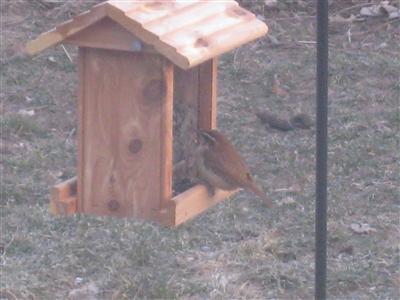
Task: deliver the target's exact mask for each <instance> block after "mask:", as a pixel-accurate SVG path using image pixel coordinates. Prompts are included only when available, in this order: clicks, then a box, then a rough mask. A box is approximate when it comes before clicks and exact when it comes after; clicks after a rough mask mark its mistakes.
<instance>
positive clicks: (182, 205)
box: [158, 185, 239, 226]
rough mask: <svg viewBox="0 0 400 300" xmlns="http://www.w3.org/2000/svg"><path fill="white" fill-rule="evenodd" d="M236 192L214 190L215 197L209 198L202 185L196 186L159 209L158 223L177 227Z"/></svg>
mask: <svg viewBox="0 0 400 300" xmlns="http://www.w3.org/2000/svg"><path fill="white" fill-rule="evenodd" d="M238 191H239V190H234V191H222V190H216V191H215V195H214V196H213V197H210V196H209V195H208V192H207V188H206V187H205V186H204V185H196V186H194V187H192V188H190V189H188V190H187V191H185V192H183V193H182V194H179V195H178V196H176V197H174V198H172V200H171V201H169V202H168V203H167V204H166V207H165V208H163V209H161V211H160V213H159V216H158V221H159V223H161V224H163V225H166V226H178V225H180V224H182V223H183V222H186V221H187V220H189V219H191V218H193V217H195V216H197V215H198V214H200V213H202V212H203V211H205V210H206V209H208V208H210V207H212V206H214V205H215V204H217V203H219V202H222V201H223V200H224V199H226V198H229V197H231V196H233V195H234V194H235V193H237V192H238Z"/></svg>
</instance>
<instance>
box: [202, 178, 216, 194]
mask: <svg viewBox="0 0 400 300" xmlns="http://www.w3.org/2000/svg"><path fill="white" fill-rule="evenodd" d="M202 183H203V184H204V185H205V186H206V188H207V193H208V196H209V197H210V198H212V197H214V195H215V188H214V187H213V186H212V185H211V184H210V183H209V182H208V181H205V180H204V181H203V182H202Z"/></svg>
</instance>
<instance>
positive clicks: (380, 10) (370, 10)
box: [360, 1, 400, 19]
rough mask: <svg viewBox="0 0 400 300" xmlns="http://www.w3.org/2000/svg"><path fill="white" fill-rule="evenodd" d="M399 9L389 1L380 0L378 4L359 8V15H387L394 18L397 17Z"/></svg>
mask: <svg viewBox="0 0 400 300" xmlns="http://www.w3.org/2000/svg"><path fill="white" fill-rule="evenodd" d="M399 10H400V9H399V8H397V7H395V6H393V5H390V2H389V1H382V2H380V3H379V4H376V5H372V6H368V7H363V8H361V10H360V15H361V16H365V17H378V16H383V15H387V16H388V17H389V19H394V18H398V17H399Z"/></svg>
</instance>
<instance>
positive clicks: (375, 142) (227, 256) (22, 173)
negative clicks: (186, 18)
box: [0, 1, 400, 299]
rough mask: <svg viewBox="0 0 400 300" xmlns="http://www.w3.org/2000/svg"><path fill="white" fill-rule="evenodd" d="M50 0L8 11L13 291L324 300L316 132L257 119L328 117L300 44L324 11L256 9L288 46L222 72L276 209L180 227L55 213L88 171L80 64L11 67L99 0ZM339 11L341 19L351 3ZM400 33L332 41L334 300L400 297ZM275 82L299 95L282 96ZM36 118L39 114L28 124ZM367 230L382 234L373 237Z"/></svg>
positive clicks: (258, 52)
mask: <svg viewBox="0 0 400 300" xmlns="http://www.w3.org/2000/svg"><path fill="white" fill-rule="evenodd" d="M39 2H40V1H19V2H15V1H4V2H2V21H1V22H2V41H3V43H2V44H1V53H2V56H1V60H2V65H1V75H2V79H1V80H2V88H1V91H0V94H1V98H2V99H3V105H2V107H1V109H2V113H3V117H2V120H1V125H2V140H3V143H2V147H1V149H0V150H1V153H2V168H3V177H2V182H1V187H2V190H1V224H2V231H1V240H0V255H1V257H0V258H1V261H0V263H1V272H2V274H1V277H2V279H1V283H0V284H1V286H0V287H1V297H2V298H6V299H65V298H66V297H68V294H69V293H70V292H71V291H72V290H74V289H75V290H76V289H78V288H81V287H82V286H85V285H87V284H89V283H92V284H94V285H95V286H96V287H97V288H98V292H97V294H96V295H95V296H94V298H93V299H174V298H180V299H208V298H212V299H276V298H279V299H310V298H312V293H313V276H314V275H313V260H314V225H313V224H314V171H315V169H314V152H315V128H314V129H313V130H309V131H307V130H306V131H293V132H288V133H281V132H278V131H273V130H269V129H268V130H266V129H265V128H264V127H263V126H262V125H261V124H260V123H259V122H258V121H257V119H256V117H255V116H254V114H253V110H254V109H256V108H257V109H263V108H265V109H268V110H270V111H273V112H276V113H278V114H280V115H283V116H287V115H290V114H292V113H294V112H297V111H304V112H308V113H310V114H311V115H313V114H314V110H315V95H314V90H315V87H314V80H315V78H314V76H315V75H314V74H315V50H314V48H315V45H314V44H312V43H311V44H310V43H302V42H299V41H314V31H315V24H314V23H313V18H310V16H312V14H313V13H314V9H313V7H312V6H311V4H310V3H311V1H295V2H291V3H290V1H286V2H287V3H286V2H285V1H282V2H285V3H286V6H285V7H282V8H280V10H279V11H271V12H270V11H268V10H265V9H264V7H263V5H262V2H257V3H253V5H249V4H247V6H248V7H249V6H250V8H252V9H254V10H255V11H256V12H257V13H259V14H264V15H265V17H266V19H267V21H266V22H267V23H268V24H269V25H270V32H271V34H273V35H274V37H275V38H276V39H277V40H278V41H279V44H276V43H275V42H276V41H275V42H274V43H272V42H271V40H270V39H268V38H265V39H261V40H259V41H257V42H255V43H252V44H249V45H247V46H245V47H242V48H240V49H239V50H236V51H234V52H232V53H230V54H227V55H225V56H223V57H222V59H221V62H220V73H219V107H218V108H219V127H220V129H221V130H222V131H224V132H225V133H226V134H227V135H228V136H229V137H230V138H231V139H232V141H233V142H234V144H236V145H237V146H238V148H239V149H240V151H241V153H243V155H244V156H245V158H246V160H247V161H248V163H249V165H250V166H251V168H252V169H253V170H254V172H255V173H256V174H257V176H258V178H259V180H260V182H261V183H262V184H263V186H264V188H265V189H266V190H267V191H268V193H269V194H270V195H271V197H273V198H274V199H275V201H276V204H277V205H276V207H274V208H273V209H271V210H268V209H267V208H265V207H264V206H263V205H262V204H261V203H260V202H259V201H258V200H257V199H255V198H254V197H253V196H252V195H250V194H247V193H244V192H242V193H240V194H239V195H238V196H236V197H235V198H234V199H231V200H230V201H226V202H224V203H222V204H220V205H218V206H217V207H214V208H213V209H211V210H209V211H208V212H207V213H205V214H203V215H202V216H200V217H199V218H197V219H195V220H193V221H191V222H189V223H187V224H185V225H183V226H181V227H179V228H178V229H176V230H171V229H166V228H161V227H158V226H155V225H153V224H150V223H147V222H141V221H137V220H119V219H110V218H99V217H90V216H75V217H72V218H54V217H51V216H49V214H48V209H47V203H48V187H49V186H52V185H53V184H54V183H55V182H57V181H60V180H63V179H66V178H69V177H71V176H72V175H73V174H74V172H75V168H74V164H75V151H76V149H75V131H74V127H75V102H74V101H75V100H74V99H75V95H74V94H75V88H76V77H75V75H76V74H75V66H74V65H73V64H71V63H70V62H69V60H68V58H67V57H66V56H65V54H64V52H63V51H62V50H61V49H60V48H58V47H56V48H55V49H52V50H49V51H46V52H44V53H42V54H40V55H39V56H38V57H37V58H35V59H33V60H27V59H23V58H22V59H19V58H18V57H17V58H14V59H12V60H8V58H10V57H12V56H13V55H14V54H15V53H17V52H18V49H20V46H21V45H23V44H24V43H25V42H26V41H27V40H28V39H29V38H32V37H34V36H35V35H37V34H38V33H40V32H43V31H45V30H47V29H49V28H51V27H52V26H53V25H55V24H57V23H59V22H61V21H62V20H65V19H67V18H69V17H70V15H72V14H73V13H76V12H78V11H83V10H84V9H86V8H88V7H90V5H91V3H87V2H85V1H80V2H71V3H69V4H65V3H55V4H52V6H51V7H47V8H46V7H43V6H42V5H40V3H39ZM44 2H46V1H44ZM302 3H303V4H305V6H302V5H303V4H302ZM335 3H336V4H335V5H337V6H335V7H333V8H332V13H334V12H336V11H339V10H341V9H343V7H345V6H346V5H345V3H344V2H340V3H341V4H337V3H339V2H335ZM350 12H352V11H349V12H348V13H350ZM346 13H347V12H346ZM398 26H399V21H398V20H394V21H391V22H389V21H388V20H386V19H385V18H375V19H369V20H366V21H365V22H360V23H351V24H344V25H343V24H342V25H341V26H339V27H337V28H335V32H332V33H331V37H330V43H331V52H330V67H331V68H330V92H329V94H330V110H329V114H330V120H329V134H330V143H329V224H328V229H329V241H328V246H329V252H328V254H329V256H328V262H329V271H328V295H329V296H330V298H331V299H398V298H399V292H398V289H399V284H400V281H399V278H400V273H399V271H398V267H399V235H400V226H399V204H400V203H399V190H398V186H399V156H398V153H399V152H398V151H399V129H400V128H399V126H400V117H399V93H400V85H399V70H400V58H399V45H398V43H397V41H398V40H399V36H398V31H396V29H398ZM349 30H350V32H351V33H357V34H355V35H352V39H351V42H349V38H348V32H349ZM69 51H71V52H70V53H71V54H72V57H73V58H75V55H76V52H75V50H73V49H69ZM49 57H52V59H51V60H49ZM275 74H276V75H277V76H278V78H279V81H280V83H281V87H282V88H283V89H285V90H286V91H287V92H288V96H280V95H276V94H274V93H273V92H272V91H273V78H274V75H275ZM21 108H24V109H34V110H35V116H34V117H29V116H24V117H21V116H20V115H19V114H18V111H19V109H21ZM60 171H63V172H61V173H60ZM292 200H294V203H292V202H293V201H292ZM353 223H365V224H369V225H370V226H371V227H372V228H373V229H375V230H376V231H371V232H370V233H368V234H367V233H365V234H357V233H355V232H353V231H352V230H351V229H350V225H351V224H353Z"/></svg>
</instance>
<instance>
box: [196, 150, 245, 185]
mask: <svg viewBox="0 0 400 300" xmlns="http://www.w3.org/2000/svg"><path fill="white" fill-rule="evenodd" d="M204 155H205V160H204V161H205V163H206V164H207V165H210V166H211V167H210V168H211V169H212V170H213V171H214V172H215V173H216V174H217V175H219V176H221V177H223V178H225V180H226V181H228V182H230V183H231V184H232V185H236V186H241V187H244V186H247V183H248V181H249V180H251V175H250V172H249V169H248V168H247V166H246V164H245V162H244V161H243V159H242V158H241V157H240V155H239V154H238V153H237V152H236V150H235V149H234V148H233V146H231V145H230V144H229V145H226V144H225V145H224V151H206V152H205V153H204Z"/></svg>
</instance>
